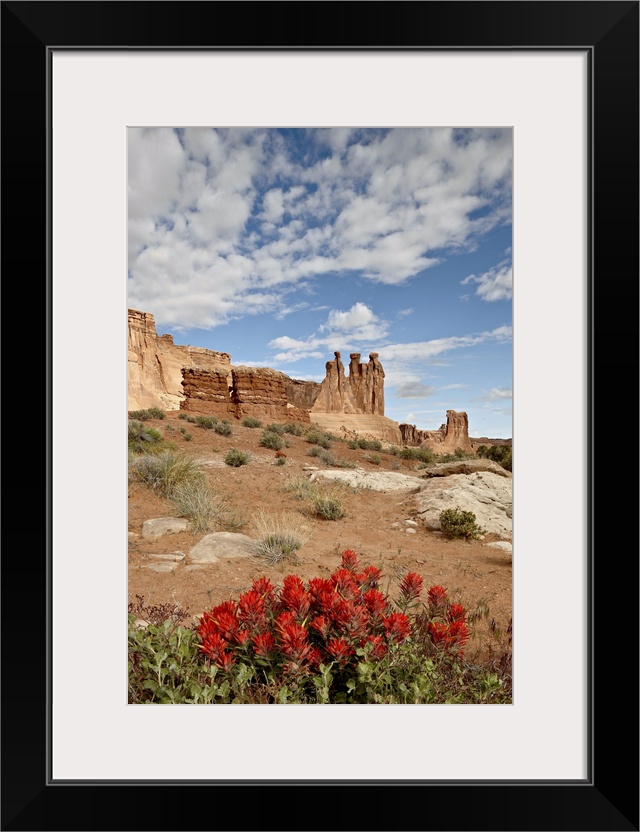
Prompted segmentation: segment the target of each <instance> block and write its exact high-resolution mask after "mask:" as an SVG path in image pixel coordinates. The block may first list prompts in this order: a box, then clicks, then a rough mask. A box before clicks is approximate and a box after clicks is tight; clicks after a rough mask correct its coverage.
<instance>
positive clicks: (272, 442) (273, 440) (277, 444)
mask: <svg viewBox="0 0 640 832" xmlns="http://www.w3.org/2000/svg"><path fill="white" fill-rule="evenodd" d="M260 444H261V445H262V446H263V447H264V448H271V450H272V451H279V450H280V449H281V448H282V447H283V445H284V441H283V440H282V437H281V436H279V435H278V434H277V433H274V432H273V431H271V430H268V429H265V430H264V431H263V433H262V436H261V437H260Z"/></svg>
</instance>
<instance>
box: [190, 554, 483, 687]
mask: <svg viewBox="0 0 640 832" xmlns="http://www.w3.org/2000/svg"><path fill="white" fill-rule="evenodd" d="M380 577H381V575H380V570H379V569H378V568H377V567H375V566H366V567H364V568H363V569H361V568H360V564H359V561H358V557H357V555H356V553H355V552H354V551H352V550H349V549H348V550H346V551H345V552H343V554H342V560H341V564H340V567H339V568H338V569H337V570H336V571H335V572H334V573H333V574H332V575H331V576H330V577H329V578H311V579H310V580H309V581H308V582H307V583H305V582H304V581H303V580H302V579H301V578H300V577H298V576H297V575H288V576H287V577H285V579H284V581H283V585H282V587H281V588H280V589H279V590H276V589H275V588H274V586H273V584H272V583H271V581H270V580H269V579H268V578H266V577H262V578H259V579H258V580H256V581H254V582H253V584H252V587H251V589H250V590H249V591H248V592H245V593H243V594H242V595H240V597H239V599H238V600H237V601H233V600H232V601H225V602H224V603H222V604H218V605H217V606H216V607H214V608H213V609H212V610H210V611H208V612H205V613H204V614H203V616H202V617H201V619H200V622H199V624H198V627H197V632H198V635H199V637H200V641H201V645H200V650H201V651H202V653H203V654H204V655H205V656H206V657H208V659H210V660H211V661H212V662H213V663H214V664H215V665H216V666H217V667H218V668H220V669H222V670H229V668H230V667H231V666H232V665H233V664H234V663H235V662H236V661H243V662H248V663H252V664H254V665H257V666H262V667H264V668H267V669H269V670H273V671H276V672H282V673H283V674H285V675H288V674H296V675H299V674H301V673H302V674H304V673H311V672H314V671H315V670H317V669H318V668H319V666H320V665H321V664H324V665H325V666H328V665H330V664H332V665H333V666H334V667H336V666H337V667H338V668H340V667H342V668H346V667H347V666H349V665H350V664H355V663H357V662H358V660H359V659H358V656H360V657H362V656H366V657H367V658H368V659H369V660H370V659H376V660H378V659H382V658H383V657H384V656H385V655H387V653H388V652H389V651H390V650H393V649H394V647H395V646H396V645H399V644H402V643H403V642H405V641H407V640H408V639H410V638H411V637H412V635H413V627H414V623H415V618H410V617H409V616H408V615H407V612H408V611H409V609H410V607H412V606H415V605H416V604H417V603H418V602H419V598H420V593H421V591H422V578H421V577H420V575H417V574H416V573H414V572H409V573H407V574H406V575H405V577H404V579H403V580H402V583H401V585H400V593H399V598H398V600H397V601H392V600H391V599H390V598H389V597H388V596H387V595H385V594H384V593H383V592H381V590H380V588H379V583H380ZM426 609H427V610H429V612H430V617H429V625H428V628H427V630H428V635H429V637H430V639H431V641H432V643H433V644H434V645H435V646H436V647H437V648H438V649H440V648H441V649H445V650H454V651H459V650H460V648H461V647H462V645H463V644H464V642H465V641H466V639H467V638H468V632H467V629H466V624H465V616H466V613H465V610H464V608H463V607H461V606H460V605H457V604H450V603H449V602H448V600H447V597H446V591H445V590H444V589H443V588H442V587H438V586H436V587H432V588H431V589H430V590H429V592H428V604H427V606H426Z"/></svg>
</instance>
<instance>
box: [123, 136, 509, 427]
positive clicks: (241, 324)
mask: <svg viewBox="0 0 640 832" xmlns="http://www.w3.org/2000/svg"><path fill="white" fill-rule="evenodd" d="M511 174H512V132H511V130H510V129H498V128H496V129H491V128H482V129H451V128H441V127H437V128H393V129H388V128H385V129H364V128H354V129H351V128H343V127H340V128H333V129H330V128H318V129H297V128H296V129H293V128H288V129H284V130H277V129H271V128H269V129H249V128H238V129H211V128H204V127H197V128H186V129H171V128H129V131H128V190H129V196H128V221H129V232H128V243H129V280H128V305H129V307H131V308H133V309H139V310H141V311H144V312H151V313H152V314H153V315H154V316H155V320H156V326H157V331H158V334H163V333H171V334H172V335H173V336H174V339H175V342H176V343H178V344H190V345H192V346H200V347H208V348H209V349H214V350H221V351H224V352H229V353H230V354H231V361H232V363H233V364H249V365H254V366H266V367H273V368H274V369H277V370H281V371H282V372H284V373H286V374H287V375H289V376H291V377H293V378H300V379H312V380H315V381H321V380H322V379H323V378H324V375H325V371H324V368H325V363H326V362H327V361H330V360H331V359H332V358H333V352H334V351H335V350H340V351H341V353H342V358H343V362H344V364H345V366H346V365H347V364H348V361H349V353H351V352H360V353H362V360H367V359H368V355H369V353H370V352H373V351H375V352H378V353H379V354H380V361H381V362H382V365H383V367H384V370H385V375H386V378H385V413H386V415H387V416H389V417H390V418H392V419H395V420H396V421H398V422H409V423H411V424H415V425H417V426H418V427H419V428H422V429H427V430H433V429H435V428H438V427H439V426H440V424H442V423H443V422H444V421H445V419H446V411H447V410H448V409H453V410H465V411H466V412H467V413H468V415H469V432H470V434H471V435H472V436H489V437H503V438H509V437H511V436H512V422H511V418H512V417H511V407H512V264H511V245H512V226H511V188H512V182H511Z"/></svg>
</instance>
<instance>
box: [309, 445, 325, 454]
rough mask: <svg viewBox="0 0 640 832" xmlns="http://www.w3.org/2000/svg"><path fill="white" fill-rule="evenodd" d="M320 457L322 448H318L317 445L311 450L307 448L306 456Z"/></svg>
mask: <svg viewBox="0 0 640 832" xmlns="http://www.w3.org/2000/svg"><path fill="white" fill-rule="evenodd" d="M321 455H322V448H319V447H318V446H317V445H314V446H313V447H312V448H309V450H308V452H307V456H321Z"/></svg>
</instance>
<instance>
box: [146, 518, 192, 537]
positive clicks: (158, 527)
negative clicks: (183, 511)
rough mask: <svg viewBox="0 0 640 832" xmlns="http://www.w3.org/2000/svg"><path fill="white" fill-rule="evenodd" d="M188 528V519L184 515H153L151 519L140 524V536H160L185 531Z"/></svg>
mask: <svg viewBox="0 0 640 832" xmlns="http://www.w3.org/2000/svg"><path fill="white" fill-rule="evenodd" d="M188 528H189V521H188V520H185V519H184V517H155V518H154V519H153V520H145V522H144V523H143V524H142V536H143V537H146V538H150V537H162V535H165V534H177V533H178V532H186V531H187V529H188Z"/></svg>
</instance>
